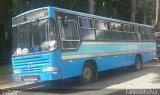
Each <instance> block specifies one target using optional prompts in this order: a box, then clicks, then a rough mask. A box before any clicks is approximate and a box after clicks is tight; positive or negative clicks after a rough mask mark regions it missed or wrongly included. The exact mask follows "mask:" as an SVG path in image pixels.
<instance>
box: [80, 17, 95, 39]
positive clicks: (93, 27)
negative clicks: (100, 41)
mask: <svg viewBox="0 0 160 95" xmlns="http://www.w3.org/2000/svg"><path fill="white" fill-rule="evenodd" d="M81 18H86V19H90V20H91V24H92V28H86V27H81V23H80V19H81ZM78 27H79V36H80V40H82V41H96V40H97V38H96V33H95V25H94V18H91V17H87V16H78ZM81 29H86V30H93V33H94V39H84V38H83V37H81Z"/></svg>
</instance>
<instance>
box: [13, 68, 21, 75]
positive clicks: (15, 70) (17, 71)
mask: <svg viewBox="0 0 160 95" xmlns="http://www.w3.org/2000/svg"><path fill="white" fill-rule="evenodd" d="M13 72H14V73H15V74H19V73H21V71H20V70H19V69H14V70H13Z"/></svg>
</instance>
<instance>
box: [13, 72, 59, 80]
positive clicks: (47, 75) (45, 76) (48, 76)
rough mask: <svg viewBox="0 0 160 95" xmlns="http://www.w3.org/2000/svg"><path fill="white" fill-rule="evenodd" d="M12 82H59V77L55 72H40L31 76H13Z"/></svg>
mask: <svg viewBox="0 0 160 95" xmlns="http://www.w3.org/2000/svg"><path fill="white" fill-rule="evenodd" d="M12 77H13V80H14V81H15V82H39V81H49V80H59V79H61V75H60V74H58V73H55V72H41V73H32V74H13V75H12Z"/></svg>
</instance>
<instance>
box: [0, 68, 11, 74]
mask: <svg viewBox="0 0 160 95" xmlns="http://www.w3.org/2000/svg"><path fill="white" fill-rule="evenodd" d="M6 74H12V66H11V65H2V66H0V76H2V75H6Z"/></svg>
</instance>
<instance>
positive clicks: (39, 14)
mask: <svg viewBox="0 0 160 95" xmlns="http://www.w3.org/2000/svg"><path fill="white" fill-rule="evenodd" d="M46 16H48V11H47V9H42V10H37V11H34V12H29V13H26V14H24V15H21V16H18V17H16V18H14V19H13V20H12V26H14V25H18V24H21V23H24V22H27V21H32V20H36V19H39V18H43V17H46Z"/></svg>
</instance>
